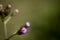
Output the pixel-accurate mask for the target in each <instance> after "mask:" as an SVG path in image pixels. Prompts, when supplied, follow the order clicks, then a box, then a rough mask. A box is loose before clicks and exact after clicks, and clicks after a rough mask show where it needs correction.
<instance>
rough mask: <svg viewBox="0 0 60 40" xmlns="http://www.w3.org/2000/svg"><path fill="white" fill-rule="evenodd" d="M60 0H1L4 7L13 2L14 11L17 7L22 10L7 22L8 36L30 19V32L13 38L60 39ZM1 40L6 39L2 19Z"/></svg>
mask: <svg viewBox="0 0 60 40" xmlns="http://www.w3.org/2000/svg"><path fill="white" fill-rule="evenodd" d="M59 2H60V1H58V0H0V3H2V4H3V5H4V7H5V6H6V5H8V4H11V5H12V12H13V10H14V9H15V8H18V9H19V11H20V12H19V14H17V15H16V16H14V17H12V19H11V20H10V21H9V22H8V24H7V31H8V33H7V35H8V37H9V36H11V35H12V34H13V33H14V32H16V31H17V30H18V29H19V28H20V27H21V26H22V25H24V24H25V22H27V21H29V22H30V23H31V27H30V28H29V30H30V32H29V33H27V34H25V35H21V36H20V35H17V36H14V37H13V38H11V40H60V19H59V18H60V13H59V8H60V7H59V6H60V3H59ZM0 40H4V27H3V23H2V22H1V20H0Z"/></svg>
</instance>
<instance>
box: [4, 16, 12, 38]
mask: <svg viewBox="0 0 60 40" xmlns="http://www.w3.org/2000/svg"><path fill="white" fill-rule="evenodd" d="M10 19H11V16H9V17H8V19H6V20H5V21H4V31H5V38H7V27H6V24H7V23H8V22H9V20H10Z"/></svg>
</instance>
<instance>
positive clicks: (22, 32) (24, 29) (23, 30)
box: [18, 27, 28, 35]
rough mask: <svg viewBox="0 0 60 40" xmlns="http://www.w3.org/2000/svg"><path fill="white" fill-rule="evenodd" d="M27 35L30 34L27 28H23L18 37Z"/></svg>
mask: <svg viewBox="0 0 60 40" xmlns="http://www.w3.org/2000/svg"><path fill="white" fill-rule="evenodd" d="M26 33H28V29H27V28H25V27H22V28H21V29H20V30H19V31H18V35H21V34H26Z"/></svg>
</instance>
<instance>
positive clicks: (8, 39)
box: [5, 33, 17, 40]
mask: <svg viewBox="0 0 60 40" xmlns="http://www.w3.org/2000/svg"><path fill="white" fill-rule="evenodd" d="M15 35H17V33H15V34H13V35H11V36H10V37H8V38H7V39H5V40H10V39H11V38H12V37H14V36H15Z"/></svg>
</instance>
